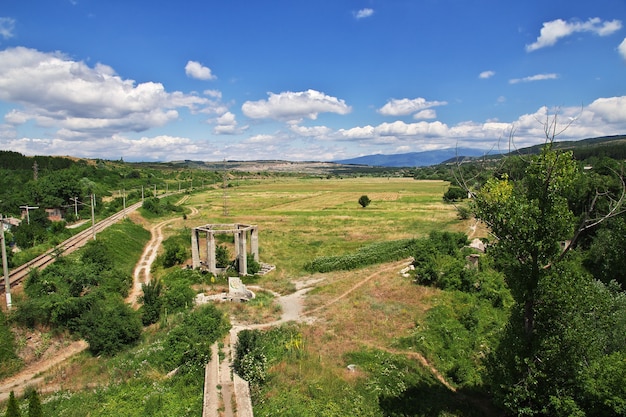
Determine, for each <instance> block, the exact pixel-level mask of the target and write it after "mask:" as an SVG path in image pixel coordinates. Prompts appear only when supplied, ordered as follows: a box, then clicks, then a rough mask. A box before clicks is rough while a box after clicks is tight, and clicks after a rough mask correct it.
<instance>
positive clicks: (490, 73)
mask: <svg viewBox="0 0 626 417" xmlns="http://www.w3.org/2000/svg"><path fill="white" fill-rule="evenodd" d="M494 75H496V72H495V71H491V70H489V71H483V72H481V73H480V74H478V78H480V79H484V80H485V79H487V78H491V77H493V76H494Z"/></svg>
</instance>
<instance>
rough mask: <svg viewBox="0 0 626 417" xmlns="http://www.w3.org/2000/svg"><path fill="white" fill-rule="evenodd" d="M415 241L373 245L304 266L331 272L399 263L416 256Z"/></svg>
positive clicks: (320, 259) (405, 240)
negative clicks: (385, 263)
mask: <svg viewBox="0 0 626 417" xmlns="http://www.w3.org/2000/svg"><path fill="white" fill-rule="evenodd" d="M416 242H417V241H416V240H415V239H402V240H392V241H388V242H379V243H373V244H371V245H368V246H365V247H363V248H361V249H359V250H358V251H357V252H355V253H351V254H347V255H341V256H323V257H320V258H315V259H314V260H313V261H311V262H309V263H307V264H305V265H304V269H306V270H307V271H309V272H330V271H341V270H344V271H345V270H351V269H356V268H362V267H365V266H368V265H374V264H380V263H384V262H392V261H397V260H400V259H404V258H409V257H410V256H412V255H414V254H415V248H416V246H415V245H416Z"/></svg>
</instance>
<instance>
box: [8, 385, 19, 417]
mask: <svg viewBox="0 0 626 417" xmlns="http://www.w3.org/2000/svg"><path fill="white" fill-rule="evenodd" d="M5 415H6V417H20V416H21V413H20V407H19V405H18V403H17V399H16V398H15V394H14V393H13V391H11V393H10V394H9V402H8V403H7V413H6V414H5Z"/></svg>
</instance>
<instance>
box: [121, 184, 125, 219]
mask: <svg viewBox="0 0 626 417" xmlns="http://www.w3.org/2000/svg"><path fill="white" fill-rule="evenodd" d="M122 203H123V205H124V218H126V188H124V194H122Z"/></svg>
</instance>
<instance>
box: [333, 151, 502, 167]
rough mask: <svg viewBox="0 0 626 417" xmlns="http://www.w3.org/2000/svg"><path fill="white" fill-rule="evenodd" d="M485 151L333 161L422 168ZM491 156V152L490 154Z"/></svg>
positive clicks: (366, 157)
mask: <svg viewBox="0 0 626 417" xmlns="http://www.w3.org/2000/svg"><path fill="white" fill-rule="evenodd" d="M485 153H487V151H484V150H481V149H470V148H449V149H438V150H435V151H424V152H409V153H399V154H392V155H383V154H376V155H366V156H359V157H358V158H351V159H342V160H339V161H333V162H335V163H338V164H348V165H368V166H379V167H394V168H400V167H423V166H430V165H437V164H440V163H442V162H445V161H448V160H454V159H455V158H460V157H468V156H469V157H476V156H483V155H484V154H485ZM491 154H493V152H491Z"/></svg>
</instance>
